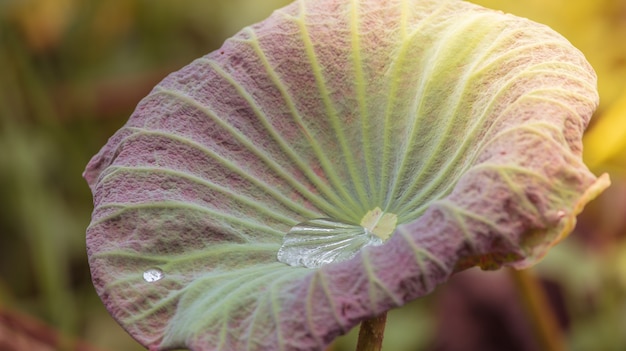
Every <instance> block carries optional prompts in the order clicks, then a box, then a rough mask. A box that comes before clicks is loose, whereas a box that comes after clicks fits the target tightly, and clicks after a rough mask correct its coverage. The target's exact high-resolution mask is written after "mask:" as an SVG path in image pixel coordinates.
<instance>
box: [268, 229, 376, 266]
mask: <svg viewBox="0 0 626 351" xmlns="http://www.w3.org/2000/svg"><path fill="white" fill-rule="evenodd" d="M383 242H384V241H383V240H382V239H381V238H380V237H378V236H377V235H375V234H374V233H372V232H371V231H369V230H368V229H367V228H364V227H362V226H360V225H356V224H349V223H343V222H339V221H335V220H332V219H327V218H319V219H313V220H310V221H306V222H302V223H300V224H298V225H295V226H294V227H292V228H291V230H289V232H288V233H287V234H286V235H285V237H284V238H283V245H282V246H281V247H280V249H279V250H278V255H277V257H278V260H279V261H280V262H282V263H286V264H288V265H291V266H297V267H307V268H316V267H320V266H322V265H325V264H328V263H331V262H341V261H346V260H349V259H351V258H352V257H354V256H355V255H356V254H357V253H358V252H359V251H360V250H361V249H362V248H364V247H366V246H378V245H382V244H383Z"/></svg>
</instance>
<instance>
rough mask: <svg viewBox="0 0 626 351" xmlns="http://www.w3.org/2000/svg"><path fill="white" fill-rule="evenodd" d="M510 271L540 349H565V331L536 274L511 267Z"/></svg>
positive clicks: (560, 350) (551, 350)
mask: <svg viewBox="0 0 626 351" xmlns="http://www.w3.org/2000/svg"><path fill="white" fill-rule="evenodd" d="M509 271H510V275H511V278H512V279H513V282H514V283H515V285H516V286H517V290H518V291H519V297H520V299H521V302H522V304H523V305H524V307H525V309H526V313H527V315H528V318H529V320H530V322H531V324H532V328H533V332H534V333H535V337H536V339H537V342H538V343H539V346H540V349H541V350H543V351H564V350H565V342H564V339H563V332H562V330H561V328H560V327H559V325H558V323H557V321H556V318H555V315H554V312H553V310H552V306H550V304H549V303H548V300H547V297H546V294H545V292H544V291H543V289H542V287H541V285H540V283H539V281H538V280H537V278H536V277H535V275H534V274H533V273H532V272H531V271H530V270H528V269H525V270H516V269H510V270H509Z"/></svg>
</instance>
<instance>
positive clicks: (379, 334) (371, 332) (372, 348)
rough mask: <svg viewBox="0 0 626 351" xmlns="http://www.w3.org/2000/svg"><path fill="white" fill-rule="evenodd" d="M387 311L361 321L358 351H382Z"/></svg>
mask: <svg viewBox="0 0 626 351" xmlns="http://www.w3.org/2000/svg"><path fill="white" fill-rule="evenodd" d="M386 322H387V312H383V313H382V314H381V315H378V316H376V317H373V318H370V319H366V320H364V321H363V322H361V329H360V330H359V341H358V342H357V345H356V351H380V350H381V348H382V347H383V336H384V335H385V323H386Z"/></svg>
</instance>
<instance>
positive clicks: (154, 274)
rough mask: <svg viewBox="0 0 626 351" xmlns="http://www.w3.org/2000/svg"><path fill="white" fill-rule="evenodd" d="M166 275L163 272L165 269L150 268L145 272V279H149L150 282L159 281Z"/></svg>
mask: <svg viewBox="0 0 626 351" xmlns="http://www.w3.org/2000/svg"><path fill="white" fill-rule="evenodd" d="M164 276H165V275H164V274H163V271H162V270H160V269H158V268H150V269H148V270H147V271H145V272H143V280H145V281H147V282H148V283H154V282H157V281H159V280H161V279H163V277H164Z"/></svg>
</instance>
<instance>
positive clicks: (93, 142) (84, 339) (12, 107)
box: [0, 0, 626, 351]
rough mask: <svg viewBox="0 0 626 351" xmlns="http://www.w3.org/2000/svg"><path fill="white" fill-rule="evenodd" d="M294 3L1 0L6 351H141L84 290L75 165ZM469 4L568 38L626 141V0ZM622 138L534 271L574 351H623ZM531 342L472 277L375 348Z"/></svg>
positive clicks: (510, 292)
mask: <svg viewBox="0 0 626 351" xmlns="http://www.w3.org/2000/svg"><path fill="white" fill-rule="evenodd" d="M288 2H289V1H288V0H263V1H259V0H180V1H158V0H0V350H1V351H13V350H20V351H21V350H35V351H38V350H60V349H67V350H69V349H72V350H86V351H89V350H101V351H106V350H142V349H143V348H142V347H141V346H140V345H139V344H137V343H136V342H135V341H134V340H132V339H131V338H130V336H128V335H127V334H126V333H125V332H124V331H123V330H122V329H121V328H120V327H119V326H118V325H117V324H116V323H115V321H114V320H113V319H112V318H111V317H110V316H109V315H108V313H107V312H106V310H105V309H104V307H103V306H102V304H101V302H100V300H99V299H98V297H97V296H96V294H95V292H94V290H93V287H92V285H91V280H90V276H89V267H88V266H87V257H86V252H85V245H84V233H85V228H86V227H87V225H88V224H89V218H90V214H91V210H92V202H91V193H90V192H89V189H88V188H87V185H86V183H85V182H84V180H83V179H82V177H81V174H82V171H83V169H84V166H85V165H86V163H87V162H88V160H89V159H90V158H91V156H92V155H94V154H95V153H96V152H97V151H98V150H99V148H100V147H101V146H102V145H104V143H105V142H106V140H107V139H108V137H109V136H111V135H112V134H113V133H114V132H115V131H116V130H117V129H118V128H119V127H121V126H122V125H123V123H124V122H125V121H126V119H127V118H128V116H129V115H130V113H131V112H132V110H133V109H134V107H135V105H136V104H137V102H138V101H139V100H140V99H141V98H142V97H143V96H145V95H146V94H147V93H148V92H149V91H150V89H151V88H152V87H153V86H154V85H155V84H156V83H157V82H158V81H160V80H161V79H162V78H163V77H164V76H165V75H167V74H168V73H169V72H172V71H174V70H176V69H178V68H180V67H182V66H184V65H185V64H187V63H188V62H190V61H191V60H193V59H195V58H197V57H199V56H202V55H204V54H206V53H208V52H210V51H212V50H215V49H217V48H218V47H219V46H220V45H221V43H222V42H223V41H224V39H225V38H227V37H229V36H231V35H232V34H234V33H235V32H236V31H238V30H239V29H240V28H242V27H243V26H245V25H248V24H251V23H253V22H256V21H259V20H261V19H263V18H265V17H266V16H267V15H268V14H269V13H271V11H273V10H274V9H276V8H278V7H280V6H283V5H285V4H287V3H288ZM476 2H478V3H480V4H483V5H487V6H491V7H496V8H499V9H502V10H503V11H507V12H512V13H514V14H518V15H522V16H526V17H529V18H531V19H534V20H537V21H540V22H542V23H546V24H548V25H550V26H551V27H552V28H554V29H555V30H557V31H559V32H561V33H562V34H563V35H565V36H566V37H567V38H568V39H569V40H570V41H572V43H573V44H574V45H576V46H577V47H579V48H580V49H581V50H582V51H583V52H584V53H585V55H586V56H587V57H588V58H589V61H590V62H591V64H592V65H593V66H594V68H595V69H596V71H597V72H598V75H599V91H600V94H601V97H602V103H601V106H600V109H599V111H598V114H597V116H596V117H595V120H594V122H593V124H594V125H593V126H592V129H593V128H596V124H597V125H598V127H600V124H601V123H603V122H602V121H603V118H604V120H605V121H609V117H605V115H606V116H611V117H610V118H611V120H610V123H611V124H610V127H613V128H614V129H615V130H616V133H617V131H625V130H626V108H625V109H624V111H621V112H620V110H619V109H618V108H617V107H615V106H618V102H619V101H620V99H624V96H626V1H624V0H599V1H588V0H571V1H565V0H542V1H539V0H528V1H518V0H506V1H505V0H497V1H496V0H482V1H476ZM606 123H609V122H606ZM610 127H609V129H610ZM622 135H623V138H622V137H621V136H622ZM620 138H621V139H620ZM590 140H591V139H590ZM599 140H602V138H599ZM616 140H617V141H616V142H614V143H613V144H611V148H608V149H607V148H603V147H602V145H600V144H601V142H598V141H596V139H593V140H591V141H590V142H589V144H588V145H587V144H586V145H585V147H588V148H589V150H592V151H591V152H592V153H593V155H596V154H600V153H602V154H601V155H600V156H598V160H600V161H598V162H596V163H595V164H594V165H593V171H594V172H596V173H597V174H599V173H602V172H609V173H610V175H611V177H612V182H613V185H612V187H611V188H610V189H609V190H608V191H607V192H606V193H605V194H604V195H602V196H601V197H600V198H599V199H597V200H596V201H594V202H593V203H592V204H590V205H589V206H588V208H587V210H586V211H585V212H584V213H583V215H582V216H581V217H580V219H579V225H578V227H577V229H576V231H575V232H574V233H573V234H572V235H571V236H570V238H568V239H567V240H566V241H565V242H563V243H562V244H560V245H559V246H558V247H556V248H555V249H553V251H552V252H551V253H550V254H549V255H548V257H547V258H546V259H545V260H544V261H543V262H542V263H541V264H539V265H538V266H537V267H536V268H535V269H534V271H535V273H536V274H537V275H538V276H539V277H540V278H541V281H542V283H543V286H544V288H545V291H546V292H547V294H548V296H549V300H550V301H551V306H552V307H553V310H554V313H555V314H556V315H557V317H558V321H559V323H560V326H561V327H562V328H563V330H564V332H565V335H566V338H567V346H568V349H570V350H575V351H577V350H580V351H584V350H609V351H611V350H615V351H621V350H625V349H626V240H625V238H626V235H625V234H626V181H625V179H626V178H625V177H626V133H624V134H619V135H618V136H617V137H616ZM621 140H624V141H625V142H623V143H622V142H621ZM596 150H598V151H596ZM606 150H608V151H606ZM604 153H608V154H606V155H605V154H604ZM530 328H531V327H530V326H529V322H528V319H527V316H526V315H525V313H524V311H523V308H522V306H521V305H520V302H519V297H518V296H517V295H516V289H515V286H514V285H512V283H511V281H510V278H509V276H508V275H507V274H506V271H499V272H481V271H478V270H470V271H467V272H463V273H460V274H458V275H457V276H455V277H454V278H453V279H452V280H451V281H450V282H449V283H448V284H446V285H444V286H442V287H440V288H439V289H438V290H437V291H436V292H435V293H434V294H433V295H431V296H428V297H426V298H423V299H420V300H418V301H415V302H413V303H411V304H409V305H408V306H406V307H405V308H402V309H399V310H395V311H392V312H391V313H390V316H389V321H388V327H387V331H386V337H385V346H384V350H389V351H391V350H398V351H403V350H406V351H410V350H432V351H465V350H467V351H470V350H483V351H484V350H520V351H521V350H536V347H537V346H536V343H534V341H533V339H532V338H533V336H532V332H531V331H530ZM354 334H355V333H354V332H352V333H351V334H350V335H348V336H346V337H342V338H340V339H339V340H338V342H337V344H336V345H335V346H334V347H333V349H334V350H335V351H339V350H350V349H353V348H354V344H355V343H354V338H355V335H354Z"/></svg>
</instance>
